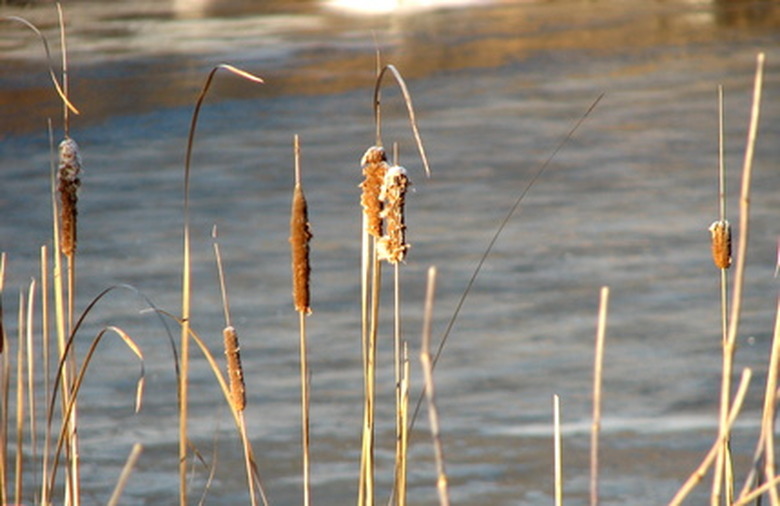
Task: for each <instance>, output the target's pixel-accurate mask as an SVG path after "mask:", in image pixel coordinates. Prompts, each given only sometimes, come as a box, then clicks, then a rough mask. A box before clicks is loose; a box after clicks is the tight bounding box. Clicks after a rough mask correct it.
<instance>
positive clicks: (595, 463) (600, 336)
mask: <svg viewBox="0 0 780 506" xmlns="http://www.w3.org/2000/svg"><path fill="white" fill-rule="evenodd" d="M608 306H609V287H608V286H602V287H601V292H600V298H599V316H598V324H597V328H596V356H595V359H594V361H593V427H592V430H591V435H590V504H591V506H596V505H598V503H599V432H600V431H601V381H602V372H603V361H604V338H605V336H606V333H607V308H608Z"/></svg>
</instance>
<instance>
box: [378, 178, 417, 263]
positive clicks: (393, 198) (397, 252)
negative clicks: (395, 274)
mask: <svg viewBox="0 0 780 506" xmlns="http://www.w3.org/2000/svg"><path fill="white" fill-rule="evenodd" d="M410 184H411V182H410V181H409V177H408V176H407V174H406V169H405V168H403V167H401V166H399V165H394V166H392V167H390V168H389V169H388V170H387V172H386V173H385V177H384V181H383V183H382V188H381V191H380V192H379V200H380V201H381V202H382V203H383V207H382V212H381V213H380V216H381V217H382V218H384V224H385V226H384V228H385V232H384V234H383V235H382V237H381V238H380V239H379V241H378V242H377V254H378V255H379V259H380V260H386V261H387V262H388V263H391V264H397V263H398V262H402V261H403V259H404V258H405V257H406V251H407V250H408V249H409V244H407V243H406V223H405V219H404V206H405V204H406V202H405V201H406V190H407V189H408V187H409V185H410Z"/></svg>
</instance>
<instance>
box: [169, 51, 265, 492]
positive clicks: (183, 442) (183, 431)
mask: <svg viewBox="0 0 780 506" xmlns="http://www.w3.org/2000/svg"><path fill="white" fill-rule="evenodd" d="M220 69H224V70H227V71H228V72H231V73H233V74H235V75H237V76H239V77H240V78H242V79H246V80H248V81H251V82H254V83H258V84H262V83H263V79H262V78H260V77H258V76H255V75H254V74H251V73H249V72H247V71H245V70H242V69H239V68H237V67H234V66H233V65H229V64H225V63H222V64H219V65H217V66H215V67H213V68H212V69H211V71H210V72H209V73H208V75H207V77H206V80H205V82H204V84H203V87H202V88H201V90H200V93H199V94H198V97H197V99H196V101H195V108H194V110H193V113H192V120H191V121H190V129H189V134H188V136H187V149H186V154H185V159H184V225H183V231H182V235H183V241H182V287H181V300H182V302H181V363H180V367H179V388H178V395H179V504H180V505H181V506H185V505H186V504H187V454H188V451H187V449H188V447H189V438H188V436H187V416H188V409H187V406H188V402H189V401H188V396H189V367H190V365H189V355H190V341H189V339H190V307H191V298H192V258H191V240H190V171H191V170H190V168H191V162H192V148H193V144H194V139H195V129H196V127H197V124H198V116H199V115H200V109H201V107H202V106H203V101H204V100H205V98H206V95H207V94H208V91H209V88H210V87H211V83H212V81H213V79H214V76H215V74H216V73H217V71H219V70H220Z"/></svg>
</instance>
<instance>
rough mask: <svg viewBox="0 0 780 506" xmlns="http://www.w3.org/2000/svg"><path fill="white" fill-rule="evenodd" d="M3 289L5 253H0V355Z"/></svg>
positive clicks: (3, 327)
mask: <svg viewBox="0 0 780 506" xmlns="http://www.w3.org/2000/svg"><path fill="white" fill-rule="evenodd" d="M4 288H5V252H3V253H0V354H2V353H3V349H4V348H5V323H4V317H3V291H4Z"/></svg>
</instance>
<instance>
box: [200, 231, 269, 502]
mask: <svg viewBox="0 0 780 506" xmlns="http://www.w3.org/2000/svg"><path fill="white" fill-rule="evenodd" d="M211 235H212V237H213V238H214V258H215V259H216V262H217V274H218V275H219V288H220V293H221V294H222V310H223V312H224V314H225V328H224V329H222V338H223V341H224V345H225V358H226V361H227V374H228V394H229V397H228V400H229V402H230V406H231V408H232V409H233V412H234V416H235V418H236V423H237V424H238V429H239V432H240V434H241V443H242V445H243V449H244V466H245V468H246V478H247V484H248V486H249V497H250V502H251V504H252V506H255V505H256V504H257V497H256V494H255V480H254V471H253V467H254V463H253V457H252V451H251V446H250V444H249V438H248V436H247V431H246V421H245V420H244V410H245V409H246V384H245V383H244V369H243V367H241V347H240V346H239V344H238V332H237V331H236V328H235V327H234V326H233V323H232V320H231V317H230V302H229V300H228V293H227V283H226V282H225V271H224V269H223V268H222V253H221V251H220V249H219V243H217V240H216V239H217V227H216V225H215V226H214V228H213V229H212V232H211ZM260 492H261V495H262V497H263V501H264V502H266V500H265V493H264V492H263V489H262V486H261V487H260Z"/></svg>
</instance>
